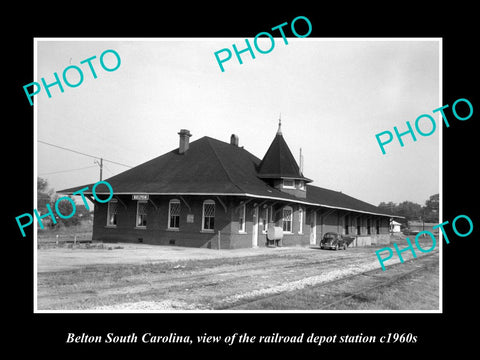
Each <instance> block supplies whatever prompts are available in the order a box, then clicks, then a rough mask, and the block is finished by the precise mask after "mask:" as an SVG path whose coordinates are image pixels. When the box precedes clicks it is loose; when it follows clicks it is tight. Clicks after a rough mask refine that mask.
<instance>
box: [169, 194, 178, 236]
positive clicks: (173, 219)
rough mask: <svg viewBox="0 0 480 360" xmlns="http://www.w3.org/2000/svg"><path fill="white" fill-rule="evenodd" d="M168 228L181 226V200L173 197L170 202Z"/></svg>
mask: <svg viewBox="0 0 480 360" xmlns="http://www.w3.org/2000/svg"><path fill="white" fill-rule="evenodd" d="M168 228H169V229H179V228H180V200H177V199H173V200H170V202H169V203H168Z"/></svg>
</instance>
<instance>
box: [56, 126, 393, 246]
mask: <svg viewBox="0 0 480 360" xmlns="http://www.w3.org/2000/svg"><path fill="white" fill-rule="evenodd" d="M178 134H179V136H180V139H179V147H178V148H177V149H174V150H172V151H169V152H167V153H166V154H163V155H161V156H159V157H156V158H154V159H152V160H150V161H147V162H145V163H143V164H141V165H138V166H136V167H134V168H132V169H129V170H127V171H125V172H123V173H120V174H118V175H116V176H113V177H111V178H109V179H106V181H108V182H109V184H110V185H111V186H112V188H113V190H114V197H113V198H112V200H110V201H109V202H108V203H106V204H102V203H98V202H96V203H95V211H94V224H93V239H94V240H103V241H121V242H143V243H149V244H159V245H179V246H192V247H209V248H218V247H220V248H228V249H232V248H246V247H257V246H265V245H266V243H267V233H268V228H269V226H270V227H272V226H276V227H280V228H281V229H282V231H283V238H282V240H281V241H280V244H281V245H284V246H293V245H316V244H318V243H319V241H320V239H321V237H322V236H323V234H325V233H326V232H329V231H335V232H339V233H341V234H348V235H351V236H356V237H357V240H358V241H356V242H354V246H355V244H357V245H360V244H363V243H365V244H369V243H371V242H375V241H377V240H378V239H380V238H382V237H383V238H385V237H388V236H389V230H390V223H389V220H390V218H391V217H392V216H393V215H392V214H388V213H386V212H385V211H384V210H381V209H379V208H378V207H376V206H374V205H371V204H369V203H366V202H364V201H361V200H358V199H355V198H353V197H351V196H348V195H346V194H343V193H341V192H338V191H332V190H328V189H324V188H321V187H317V186H313V185H311V184H310V183H311V182H312V180H311V179H309V178H307V177H305V176H304V175H303V173H302V172H301V171H300V168H299V166H298V164H297V162H296V161H295V158H294V157H293V155H292V153H291V151H290V149H289V148H288V146H287V144H286V142H285V140H284V138H283V134H282V131H281V124H280V123H279V127H278V131H277V133H276V135H275V137H274V139H273V141H272V143H271V144H270V147H269V148H268V150H267V152H266V154H265V156H264V157H263V159H259V158H257V157H256V156H254V155H253V154H251V153H250V152H248V151H247V150H245V149H244V148H243V147H239V144H238V137H237V136H236V135H232V136H231V139H230V142H223V141H220V140H216V139H213V138H211V137H208V136H204V137H202V138H200V139H198V140H196V141H193V142H191V143H190V137H191V134H190V132H189V131H188V130H181V131H180V132H179V133H178ZM319 165H320V164H319ZM92 185H93V184H90V185H88V186H89V191H90V192H88V191H87V192H85V194H87V195H88V197H89V199H90V200H92V201H94V202H95V200H94V199H93V198H92V196H91V194H92V193H91V189H92ZM83 187H85V185H83V186H80V187H76V188H72V189H66V190H63V191H60V193H65V194H72V193H73V192H75V191H76V190H79V189H81V188H83ZM97 194H101V193H100V192H97ZM105 194H107V195H108V192H107V193H105ZM361 238H364V239H368V241H360V240H361Z"/></svg>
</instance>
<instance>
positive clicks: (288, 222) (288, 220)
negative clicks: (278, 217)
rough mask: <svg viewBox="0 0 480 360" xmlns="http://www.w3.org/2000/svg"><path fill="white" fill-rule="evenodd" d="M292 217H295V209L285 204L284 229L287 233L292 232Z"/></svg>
mask: <svg viewBox="0 0 480 360" xmlns="http://www.w3.org/2000/svg"><path fill="white" fill-rule="evenodd" d="M292 219H293V209H292V207H290V206H285V207H284V208H283V217H282V223H283V231H284V232H286V233H291V232H292Z"/></svg>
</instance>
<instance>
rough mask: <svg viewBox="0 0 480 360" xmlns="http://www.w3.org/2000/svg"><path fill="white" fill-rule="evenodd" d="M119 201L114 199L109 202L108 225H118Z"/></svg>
mask: <svg viewBox="0 0 480 360" xmlns="http://www.w3.org/2000/svg"><path fill="white" fill-rule="evenodd" d="M117 213H118V201H117V199H112V200H110V201H109V202H108V208H107V226H117Z"/></svg>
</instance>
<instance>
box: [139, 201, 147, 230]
mask: <svg viewBox="0 0 480 360" xmlns="http://www.w3.org/2000/svg"><path fill="white" fill-rule="evenodd" d="M136 226H137V228H146V227H147V201H145V200H138V201H137V223H136Z"/></svg>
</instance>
